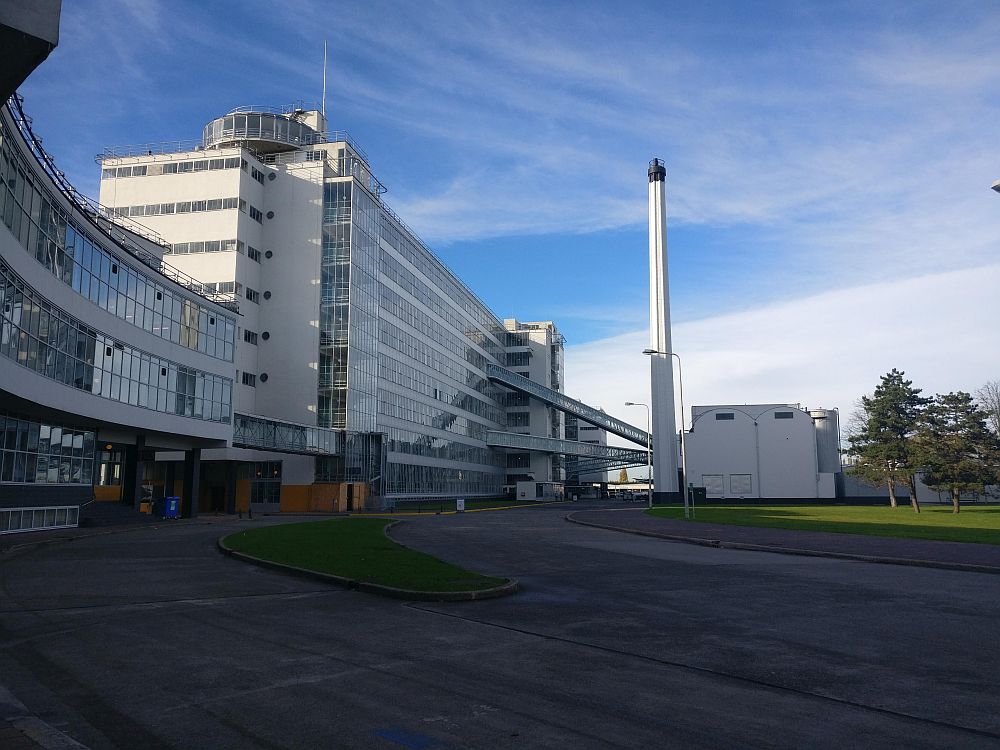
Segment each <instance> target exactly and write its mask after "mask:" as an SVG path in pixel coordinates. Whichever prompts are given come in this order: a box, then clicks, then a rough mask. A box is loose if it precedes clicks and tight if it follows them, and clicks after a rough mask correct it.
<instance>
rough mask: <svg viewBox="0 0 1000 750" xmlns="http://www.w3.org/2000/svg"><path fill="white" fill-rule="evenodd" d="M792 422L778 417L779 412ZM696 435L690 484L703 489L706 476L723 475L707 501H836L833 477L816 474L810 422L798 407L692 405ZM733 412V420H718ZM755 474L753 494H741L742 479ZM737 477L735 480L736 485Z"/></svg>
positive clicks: (689, 439)
mask: <svg viewBox="0 0 1000 750" xmlns="http://www.w3.org/2000/svg"><path fill="white" fill-rule="evenodd" d="M776 412H779V413H782V414H788V413H790V414H791V415H792V416H791V418H787V419H776V418H775V416H774V415H775V413H776ZM692 413H693V415H694V427H693V431H692V432H690V433H688V434H687V435H686V436H685V438H686V446H687V454H688V455H687V465H688V482H691V483H693V484H694V485H695V486H704V485H705V477H706V476H717V475H721V476H722V491H721V492H715V493H709V497H741V496H742V497H757V498H787V499H797V498H799V499H809V498H819V497H825V498H832V497H834V496H835V495H836V487H835V483H834V475H833V474H832V473H829V472H824V473H822V474H821V473H819V472H818V470H817V449H816V432H815V426H814V424H813V420H812V418H811V417H810V416H809V414H808V413H807V412H805V411H803V410H802V409H800V408H798V407H797V406H786V405H781V404H755V405H748V406H717V407H694V408H693V409H692ZM719 414H732V415H733V419H731V420H729V419H717V415H719ZM747 474H749V475H751V491H750V492H749V493H741V492H740V491H739V489H740V488H739V482H740V477H741V475H747ZM734 475H735V476H736V478H737V481H736V484H734V481H733V479H734Z"/></svg>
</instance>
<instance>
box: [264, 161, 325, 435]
mask: <svg viewBox="0 0 1000 750" xmlns="http://www.w3.org/2000/svg"><path fill="white" fill-rule="evenodd" d="M267 170H268V172H269V173H271V172H273V173H274V174H275V175H276V177H275V179H274V180H265V183H264V184H265V191H266V199H265V200H264V212H265V218H264V231H263V237H262V240H263V241H262V244H261V245H259V246H257V247H259V248H260V250H261V252H262V253H265V254H266V252H267V251H268V250H270V251H271V252H272V253H273V257H272V258H270V259H268V258H266V257H264V258H262V259H261V263H260V279H261V281H260V293H261V301H260V310H259V316H260V317H259V323H258V328H257V330H258V332H259V333H263V332H264V331H267V332H268V333H269V334H270V337H269V338H268V340H267V341H264V340H263V339H261V338H258V345H257V349H258V362H259V365H258V373H257V410H258V411H257V413H258V414H263V415H266V416H271V417H276V418H279V419H288V420H291V421H294V422H302V423H305V424H316V403H317V389H318V386H319V309H320V296H321V291H322V290H321V284H320V264H321V260H322V253H323V247H322V231H321V230H322V224H323V162H303V163H300V164H289V165H282V166H279V167H276V168H275V167H269V168H267ZM268 211H273V212H274V218H273V219H268V218H267V217H266V214H267V212H268ZM265 292H270V293H271V298H270V299H264V293H265ZM262 373H267V376H268V379H267V382H266V383H262V382H261V381H260V375H261V374H262Z"/></svg>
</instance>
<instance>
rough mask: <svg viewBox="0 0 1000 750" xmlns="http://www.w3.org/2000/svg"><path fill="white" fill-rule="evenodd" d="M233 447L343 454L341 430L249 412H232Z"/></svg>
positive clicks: (342, 433) (329, 454)
mask: <svg viewBox="0 0 1000 750" xmlns="http://www.w3.org/2000/svg"><path fill="white" fill-rule="evenodd" d="M233 447H234V448H255V449H257V450H264V451H276V452H278V453H299V454H302V455H306V456H342V455H344V431H343V430H332V429H328V428H326V427H317V426H316V425H306V424H299V423H297V422H285V421H283V420H280V419H271V418H269V417H259V416H255V415H251V414H233Z"/></svg>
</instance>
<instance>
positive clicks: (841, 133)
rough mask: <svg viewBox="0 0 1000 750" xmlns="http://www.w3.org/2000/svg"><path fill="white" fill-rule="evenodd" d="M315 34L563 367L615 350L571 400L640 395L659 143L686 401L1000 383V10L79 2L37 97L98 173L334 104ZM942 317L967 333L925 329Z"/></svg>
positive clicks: (400, 193) (370, 142)
mask: <svg viewBox="0 0 1000 750" xmlns="http://www.w3.org/2000/svg"><path fill="white" fill-rule="evenodd" d="M324 39H326V40H328V42H329V48H330V79H329V93H328V97H327V111H328V115H329V117H330V121H331V126H332V127H334V128H339V129H344V130H347V131H349V132H350V133H351V134H352V136H353V137H354V138H355V139H356V140H358V141H359V142H360V143H361V144H363V145H364V147H365V148H366V149H367V151H368V153H369V155H370V157H371V161H372V166H373V167H374V169H375V172H376V174H377V175H378V176H379V178H380V179H381V180H382V182H383V183H385V184H386V185H387V186H388V187H389V193H388V194H387V196H386V200H387V202H388V203H389V204H390V205H391V206H392V207H393V208H394V209H395V210H396V211H397V212H398V213H399V214H400V215H402V216H403V218H404V219H405V220H406V221H407V222H408V223H409V224H410V225H411V226H412V227H414V228H415V229H416V230H417V231H418V232H419V233H420V234H421V236H422V237H423V238H424V239H425V241H426V242H427V243H428V244H429V245H431V246H432V247H433V248H435V249H436V250H437V251H438V253H439V254H440V255H441V257H442V258H443V259H444V260H445V261H446V262H447V263H448V264H449V265H450V266H451V267H452V268H453V269H454V270H455V271H456V272H457V273H458V274H459V275H460V276H461V277H462V278H463V279H465V280H466V281H467V283H468V284H469V285H470V286H471V287H472V288H473V290H474V291H475V292H476V293H477V294H478V295H479V296H480V297H481V298H482V299H484V300H485V301H486V302H487V303H488V304H489V305H490V306H491V307H492V308H493V309H494V311H495V312H496V313H497V314H498V315H500V316H501V317H503V316H510V315H512V314H514V315H517V316H518V317H520V318H522V319H553V320H556V321H557V323H558V324H559V325H560V326H561V328H562V329H563V330H564V331H565V333H566V334H567V337H568V340H569V343H570V345H571V347H570V356H569V362H570V365H573V364H574V363H578V364H579V367H578V368H577V369H578V372H585V371H592V370H594V368H597V370H596V371H597V372H598V375H595V376H594V377H593V378H585V377H582V376H580V377H576V378H575V377H574V374H573V370H572V369H571V368H569V367H568V372H567V380H568V382H569V384H570V387H571V389H572V390H575V392H576V393H577V395H580V396H583V397H585V398H587V399H589V400H591V401H595V400H601V401H604V402H606V403H602V404H600V405H603V406H605V408H608V409H609V410H613V409H615V410H617V408H618V407H617V403H618V402H620V401H624V400H625V398H632V399H635V398H641V397H642V396H643V393H644V390H643V389H647V388H648V383H646V382H644V381H643V377H644V373H645V370H644V368H645V366H646V364H645V361H644V359H643V358H642V357H641V355H638V353H637V351H636V350H635V348H634V347H635V345H636V342H638V345H639V347H640V348H641V346H642V342H641V335H640V334H641V332H642V331H644V329H645V325H646V320H647V307H646V305H647V303H646V295H647V277H646V274H647V256H646V253H647V249H646V227H645V222H646V188H647V185H646V176H645V171H646V164H647V161H648V160H649V159H650V158H651V157H653V156H658V157H660V158H662V159H664V160H665V161H666V164H667V170H668V175H667V179H668V182H667V194H668V222H669V244H670V269H671V292H672V313H673V320H674V323H675V325H676V328H675V344H676V348H677V349H678V351H681V347H682V346H686V347H687V349H688V351H689V352H690V353H691V362H690V363H688V364H687V365H686V366H687V370H686V371H685V376H686V377H687V378H688V379H690V380H691V381H692V382H691V383H688V382H685V386H686V388H687V389H688V391H689V392H690V393H691V395H692V398H691V399H689V401H692V402H698V403H719V402H722V401H724V400H732V399H733V398H736V397H739V396H742V397H739V398H738V400H739V401H740V402H755V401H792V402H794V401H803V402H810V403H811V404H813V405H818V404H819V402H820V401H822V402H824V403H825V404H826V405H828V406H833V405H839V406H841V408H844V409H847V408H849V407H850V405H851V403H853V400H854V399H856V398H857V396H859V395H860V394H861V393H863V392H865V390H870V389H871V387H872V386H873V385H874V383H875V382H876V381H877V377H878V375H879V374H881V373H882V372H885V371H886V370H888V369H889V368H891V367H900V368H902V369H905V370H907V371H908V372H910V374H911V375H916V379H917V381H918V382H917V384H918V385H921V384H923V385H925V387H926V388H927V389H928V390H932V391H933V390H935V389H937V390H951V389H957V388H963V389H967V390H968V389H974V388H975V387H977V386H978V385H980V384H981V382H982V381H984V380H985V379H988V378H997V377H1000V361H998V356H997V355H996V354H995V353H993V354H990V352H992V351H995V349H996V343H997V339H998V337H997V335H996V333H995V331H994V329H993V325H992V320H993V319H995V318H993V317H992V316H993V313H994V312H995V311H996V301H995V299H994V297H995V296H996V295H993V294H990V293H989V291H988V290H989V289H990V288H991V287H989V286H988V285H987V287H986V291H984V292H983V294H984V295H985V297H984V298H983V299H981V300H977V299H969V294H970V292H969V290H968V287H967V282H968V279H970V278H971V279H977V280H982V279H994V278H995V279H998V280H1000V272H998V270H997V265H996V264H997V263H998V252H997V251H998V249H1000V245H998V237H1000V233H998V230H1000V196H998V195H996V194H995V193H993V192H991V191H990V190H989V185H990V184H991V183H992V182H993V181H994V180H995V179H997V178H1000V149H998V132H1000V130H998V128H997V127H996V123H997V122H1000V93H998V92H1000V45H998V44H997V39H1000V6H997V5H995V4H993V3H984V2H961V1H958V2H955V1H953V2H948V3H941V2H933V3H931V2H926V3H921V2H907V3H870V2H857V3H854V2H846V3H838V2H822V3H819V2H817V3H812V4H809V3H803V2H753V3H750V2H742V1H733V2H703V1H699V2H651V3H639V2H633V3H630V2H624V3H615V4H608V3H596V2H594V3H591V2H580V1H576V2H566V3H560V2H545V3H537V2H468V1H467V2H423V1H422V2H419V3H407V2H371V1H370V0H365V1H364V2H360V1H359V2H339V3H335V4H334V3H327V2H310V1H307V0H298V1H296V0H289V1H286V2H281V3H273V2H258V1H256V0H250V1H249V2H239V3H235V2H234V3H224V2H218V3H204V2H201V3H192V2H184V1H182V0H170V2H153V1H152V0H149V1H142V0H118V1H115V0H104V1H103V2H83V1H81V0H64V8H63V18H62V28H61V41H60V45H59V47H58V48H57V49H56V50H55V52H53V54H52V56H51V57H50V59H49V61H48V62H47V63H46V64H45V65H43V66H42V67H41V68H40V69H39V70H38V71H37V72H36V73H35V74H33V76H32V77H31V78H30V79H29V81H28V82H27V83H26V84H25V85H24V86H23V87H22V93H23V94H24V95H25V97H26V101H25V106H26V109H27V111H28V112H29V114H32V115H33V116H34V117H35V120H36V123H37V129H38V131H39V132H40V134H41V135H42V137H43V138H44V140H45V145H46V147H47V148H48V149H49V151H50V152H51V153H52V154H53V155H54V156H55V158H56V160H57V163H58V164H59V165H60V166H61V167H62V168H63V169H64V170H65V171H66V172H67V174H68V175H69V176H70V178H71V180H72V181H73V182H74V183H75V184H76V185H77V186H78V187H80V188H81V189H82V190H84V192H87V193H89V194H92V195H96V192H97V190H96V186H97V177H98V167H97V165H96V164H95V163H94V161H93V156H94V154H96V153H98V152H99V151H100V150H101V149H103V148H104V147H105V146H107V145H116V144H129V143H142V142H152V141H161V140H174V139H191V138H196V137H198V136H199V135H200V131H201V127H202V125H203V124H204V123H205V122H207V121H208V120H210V119H212V118H214V117H216V116H218V115H219V114H222V113H224V112H226V111H227V110H228V109H230V108H232V107H235V106H239V105H247V104H266V105H282V104H288V103H292V102H294V101H296V100H303V101H305V102H307V103H308V102H314V101H317V100H318V99H319V97H320V92H321V85H322V50H323V41H324ZM963 271H965V272H968V274H967V275H962V274H961V273H959V274H958V275H956V274H955V272H963ZM934 279H938V280H939V281H940V282H941V283H937V282H935V281H934ZM928 280H929V281H928ZM960 280H964V281H961V283H963V284H966V286H965V287H955V286H951V287H949V286H947V285H945V281H947V283H950V284H952V285H955V284H958V283H960ZM907 283H911V284H916V286H915V287H908V286H906V284H907ZM917 288H919V289H921V290H926V291H925V292H922V294H924V296H923V297H920V298H916V297H913V298H909V297H906V295H905V294H904V296H903V297H902V298H901V301H900V302H899V303H894V304H901V305H902V306H903V307H904V308H912V313H913V314H912V315H911V316H906V315H904V316H903V317H898V318H897V317H896V315H897V314H898V313H899V312H900V311H899V310H896V309H893V310H892V313H893V314H892V315H886V314H884V303H883V302H880V300H887V299H889V298H890V297H892V294H894V293H897V292H899V290H907V289H911V290H912V289H917ZM859 290H861V291H859ZM838 293H840V294H842V295H843V296H842V297H839V298H838V297H836V294H838ZM914 293H915V292H914ZM830 294H833V295H834V297H829V296H828V295H830ZM959 296H961V297H962V299H961V300H960V301H961V304H960V305H955V304H953V303H952V302H953V301H955V300H957V299H958V297H959ZM817 298H821V299H823V300H828V303H829V304H828V305H827V306H826V307H823V306H822V305H820V306H819V307H817V306H816V305H814V304H813V301H814V300H816V299H817ZM893 299H895V298H893ZM859 300H860V301H859ZM789 304H791V307H788V305H789ZM970 304H971V305H973V306H972V308H971V310H970V309H968V305H970ZM796 305H798V307H796ZM846 305H853V306H854V307H852V308H851V309H847V307H845V306H846ZM858 305H860V306H861V308H860V309H856V308H857V306H858ZM959 308H961V309H962V310H963V312H961V313H959V312H957V310H958V309H959ZM866 310H868V314H865V315H862V313H865V311H866ZM761 311H764V312H765V313H766V312H767V311H770V315H771V317H769V318H766V319H762V320H761V321H760V322H759V325H757V326H754V327H753V328H752V329H747V328H745V327H743V326H742V323H743V322H745V321H746V320H750V319H755V320H756V319H757V318H755V317H753V316H757V315H760V314H762V313H761ZM848 313H849V314H848ZM741 315H742V316H744V317H742V318H741V317H739V316H741ZM808 315H813V316H817V317H815V318H808V317H806V316H808ZM859 315H860V317H858V316H859ZM733 316H737V317H735V318H734V317H733ZM748 316H749V317H748ZM927 316H930V317H929V318H928V317H927ZM890 319H891V320H893V321H895V323H893V324H892V325H890V322H889V321H890ZM921 321H925V322H928V321H932V322H933V324H934V325H938V324H940V323H942V322H943V323H945V324H948V326H949V327H948V328H947V329H946V330H954V334H953V335H950V336H948V337H947V340H946V341H937V340H935V341H929V340H927V341H924V343H923V345H919V344H918V345H916V346H914V345H913V343H912V340H911V334H913V333H914V331H916V330H918V328H919V326H920V325H922V323H921ZM791 322H794V323H795V326H794V328H795V330H796V335H795V336H794V337H792V336H791V334H790V333H789V330H786V329H790V326H788V325H787V324H788V323H791ZM848 325H851V326H854V329H853V330H852V329H849V328H848ZM858 326H861V327H862V328H863V329H864V331H862V333H864V334H866V335H865V336H860V337H859V335H858V333H859V332H858V330H857V327H858ZM737 330H739V331H741V336H742V337H743V338H742V339H741V341H740V342H738V343H739V347H748V348H749V349H750V350H752V351H763V352H774V353H775V354H776V355H777V354H779V353H780V352H785V351H787V352H794V351H795V350H796V347H798V348H799V349H800V350H801V349H802V348H803V347H804V348H807V349H811V350H812V351H813V355H812V356H811V357H807V356H804V357H801V358H796V357H791V358H790V359H789V362H790V364H788V366H787V367H785V368H784V369H781V370H780V371H775V370H774V369H769V368H764V369H763V371H762V372H759V373H757V372H756V371H755V373H751V374H747V373H742V370H741V369H740V367H739V366H738V363H733V362H728V363H727V362H726V361H725V360H724V359H722V360H720V359H718V356H719V353H720V352H727V351H728V352H731V351H733V349H734V346H736V344H737V342H734V341H731V340H730V338H729V337H730V336H731V335H733V333H732V332H734V331H737ZM695 332H700V333H698V336H701V338H695ZM868 334H871V335H870V336H869V335H868ZM643 335H644V334H643ZM803 338H804V339H805V340H803ZM918 341H920V339H918ZM903 342H907V343H906V345H905V346H904V345H903ZM739 347H737V348H739ZM970 347H975V349H976V351H975V356H974V357H971V358H970V357H969V356H964V355H967V354H968V352H969V349H970ZM820 353H823V354H825V355H826V357H827V358H828V361H827V362H826V364H824V363H823V358H822V357H821V356H820ZM588 357H589V358H590V359H588ZM775 359H778V357H775ZM604 360H609V361H614V362H616V363H619V365H620V366H616V368H615V369H616V370H621V371H622V373H624V374H623V375H622V376H621V378H622V379H618V380H616V379H609V378H608V376H607V375H606V369H607V368H605V374H600V365H601V362H602V361H604ZM845 361H851V362H862V363H864V366H863V367H859V368H858V372H857V374H856V375H855V376H852V377H851V378H848V377H842V378H837V379H836V380H834V381H832V382H830V383H829V384H827V385H825V386H824V387H825V390H822V391H821V390H819V389H818V387H817V386H816V383H817V382H819V381H822V378H819V377H817V376H818V375H819V374H821V373H820V372H819V371H816V370H814V369H812V368H820V369H822V370H823V371H827V370H829V369H830V364H829V363H830V362H845ZM810 363H811V364H810ZM970 363H971V364H970ZM719 366H721V367H723V368H728V371H730V372H731V373H732V377H730V378H728V379H727V380H725V381H724V382H723V381H720V380H719V379H718V378H715V377H714V376H713V374H714V373H716V370H715V369H713V368H717V367H719ZM741 373H742V374H741ZM609 389H610V390H609ZM622 394H624V396H623V395H622Z"/></svg>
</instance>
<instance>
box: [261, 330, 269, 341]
mask: <svg viewBox="0 0 1000 750" xmlns="http://www.w3.org/2000/svg"><path fill="white" fill-rule="evenodd" d="M260 337H261V338H262V339H264V341H267V340H268V339H269V338H271V332H270V331H264V333H262V334H261V335H260Z"/></svg>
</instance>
